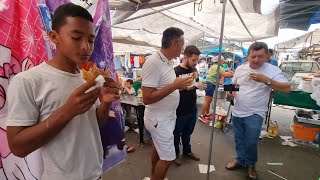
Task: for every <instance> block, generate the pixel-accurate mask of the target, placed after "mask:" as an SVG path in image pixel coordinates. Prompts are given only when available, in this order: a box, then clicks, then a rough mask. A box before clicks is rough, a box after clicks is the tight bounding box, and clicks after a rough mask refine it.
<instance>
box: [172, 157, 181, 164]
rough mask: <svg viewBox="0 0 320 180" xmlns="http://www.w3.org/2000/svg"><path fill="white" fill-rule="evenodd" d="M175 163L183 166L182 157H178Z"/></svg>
mask: <svg viewBox="0 0 320 180" xmlns="http://www.w3.org/2000/svg"><path fill="white" fill-rule="evenodd" d="M173 162H174V163H175V164H176V165H177V166H181V164H182V157H181V156H179V157H177V158H176V159H175V160H173Z"/></svg>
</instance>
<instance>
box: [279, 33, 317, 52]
mask: <svg viewBox="0 0 320 180" xmlns="http://www.w3.org/2000/svg"><path fill="white" fill-rule="evenodd" d="M315 44H320V29H316V30H314V31H311V32H308V33H306V34H304V35H301V36H299V37H296V38H293V39H290V40H288V41H284V42H281V43H278V44H276V48H277V50H278V51H284V50H286V49H293V48H301V49H302V48H304V47H309V46H312V45H315Z"/></svg>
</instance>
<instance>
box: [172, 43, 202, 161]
mask: <svg viewBox="0 0 320 180" xmlns="http://www.w3.org/2000/svg"><path fill="white" fill-rule="evenodd" d="M183 55H184V57H183V62H182V63H181V64H180V65H178V66H176V67H175V68H174V71H175V73H176V76H177V77H179V76H182V77H184V76H193V77H194V82H193V85H192V86H191V87H190V88H188V89H187V90H180V91H179V92H180V102H179V106H178V108H177V111H176V112H177V121H176V126H175V129H174V131H173V134H174V146H175V150H176V156H177V158H176V159H175V160H174V162H175V164H176V165H178V166H180V165H181V163H182V161H181V160H182V157H181V156H180V148H179V144H180V138H181V140H182V145H183V155H184V157H185V158H189V159H192V160H195V161H200V158H198V157H197V156H196V155H195V154H194V153H192V151H191V145H190V136H191V134H192V132H193V129H194V126H195V124H196V121H197V113H198V110H197V94H196V88H199V89H203V88H204V87H205V85H204V84H201V83H198V82H196V81H197V69H196V65H197V64H198V60H199V55H200V51H199V49H198V48H197V47H196V46H187V47H186V48H185V49H184V52H183Z"/></svg>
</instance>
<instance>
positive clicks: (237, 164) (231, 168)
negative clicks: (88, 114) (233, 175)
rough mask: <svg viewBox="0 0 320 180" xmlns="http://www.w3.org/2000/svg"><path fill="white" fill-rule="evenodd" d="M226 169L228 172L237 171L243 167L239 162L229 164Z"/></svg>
mask: <svg viewBox="0 0 320 180" xmlns="http://www.w3.org/2000/svg"><path fill="white" fill-rule="evenodd" d="M225 168H226V169H227V170H236V169H239V168H242V165H241V164H240V163H238V162H237V161H233V162H229V163H227V164H226V166H225Z"/></svg>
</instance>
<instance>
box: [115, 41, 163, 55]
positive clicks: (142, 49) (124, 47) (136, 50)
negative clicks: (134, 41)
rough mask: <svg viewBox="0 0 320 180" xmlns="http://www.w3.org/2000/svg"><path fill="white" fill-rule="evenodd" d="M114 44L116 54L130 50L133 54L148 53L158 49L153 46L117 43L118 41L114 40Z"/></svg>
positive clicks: (122, 53)
mask: <svg viewBox="0 0 320 180" xmlns="http://www.w3.org/2000/svg"><path fill="white" fill-rule="evenodd" d="M112 45H113V53H114V55H124V54H125V53H128V52H130V53H132V54H148V53H152V52H154V51H156V50H157V49H155V48H153V47H147V46H139V45H131V44H124V43H116V42H113V43H112Z"/></svg>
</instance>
